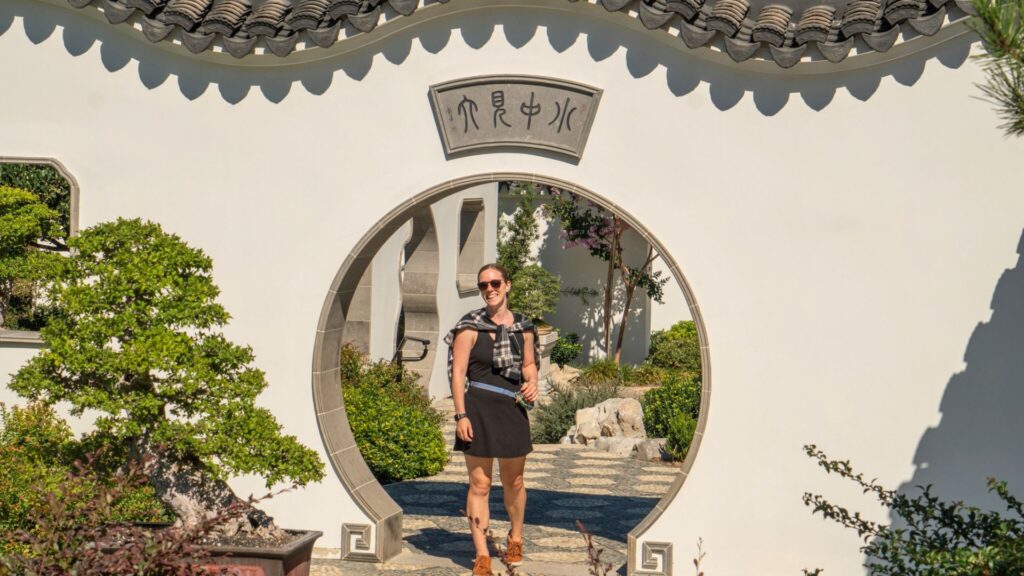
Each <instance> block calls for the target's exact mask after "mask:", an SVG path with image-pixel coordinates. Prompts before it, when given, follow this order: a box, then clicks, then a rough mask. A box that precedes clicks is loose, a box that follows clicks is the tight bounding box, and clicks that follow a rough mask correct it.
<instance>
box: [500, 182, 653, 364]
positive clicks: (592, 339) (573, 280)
mask: <svg viewBox="0 0 1024 576" xmlns="http://www.w3.org/2000/svg"><path fill="white" fill-rule="evenodd" d="M598 193H600V192H598ZM542 201H543V200H542V199H540V200H537V201H535V206H536V208H535V209H534V216H535V217H536V219H537V225H538V234H539V237H538V238H537V240H535V241H534V242H533V245H532V246H531V250H532V255H533V256H534V257H536V258H537V262H538V263H539V264H540V265H541V266H544V267H545V268H547V269H548V270H550V271H551V272H553V273H555V274H558V276H559V277H560V278H561V280H562V288H570V287H573V288H579V287H587V288H591V289H593V290H595V291H596V292H597V296H593V297H590V296H588V297H587V302H586V303H584V302H583V300H582V299H580V298H578V297H576V296H569V295H565V294H563V295H562V296H561V297H560V298H559V299H558V306H557V308H556V309H555V312H554V313H553V314H550V315H548V316H547V317H545V321H547V322H548V323H550V324H551V325H552V326H554V327H555V328H557V329H558V330H559V331H560V333H562V334H568V333H570V332H575V333H576V334H579V335H580V342H581V343H582V344H583V352H582V353H581V354H580V357H579V358H578V359H577V361H579V362H587V361H588V360H590V361H592V360H597V359H600V358H604V357H606V356H607V355H608V352H606V351H605V350H604V336H603V333H604V324H603V320H602V318H601V310H602V308H603V301H604V286H605V283H606V282H607V278H608V267H607V263H605V262H603V261H601V260H599V259H597V258H595V257H593V256H591V255H590V253H589V252H587V250H586V249H585V248H582V247H580V246H573V247H566V246H564V245H563V243H562V240H561V232H562V227H561V225H560V224H559V223H558V222H549V221H548V220H546V219H545V218H544V217H543V216H542V215H541V208H540V203H541V202H542ZM499 204H500V206H501V209H500V216H499V220H505V221H507V220H509V219H511V218H512V215H513V214H515V211H516V210H517V209H518V206H519V198H518V197H517V196H512V195H504V196H503V197H501V198H500V199H499ZM622 245H623V254H624V256H625V260H626V263H627V264H632V265H639V264H640V263H641V262H643V259H644V257H646V255H647V246H648V245H647V242H646V241H645V240H644V239H643V238H641V237H640V236H639V235H637V234H636V233H635V232H633V231H632V230H627V231H626V232H625V233H624V234H623V237H622ZM615 278H616V280H615V285H616V286H621V285H622V284H621V282H620V281H619V280H618V278H619V274H618V272H616V273H615ZM513 280H514V279H513ZM514 289H515V282H514V281H513V290H514ZM624 303H625V292H624V291H623V290H621V289H620V290H617V291H616V292H615V299H614V300H613V304H612V335H611V340H610V341H609V342H610V346H611V349H612V350H614V349H615V339H616V338H618V334H619V321H620V320H621V319H622V309H623V306H624ZM651 304H652V303H651V302H650V299H649V298H647V297H646V296H645V295H644V294H643V293H642V292H641V291H639V290H638V291H637V292H636V293H635V294H634V296H633V304H632V306H630V308H631V312H630V315H629V320H628V322H627V323H626V334H625V336H624V337H623V341H622V357H621V359H622V361H623V362H626V363H629V364H639V363H641V362H643V361H644V358H646V357H647V350H648V348H649V347H650V330H649V328H648V326H649V323H650V314H651V310H650V309H651Z"/></svg>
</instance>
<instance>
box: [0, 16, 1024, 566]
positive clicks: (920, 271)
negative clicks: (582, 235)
mask: <svg viewBox="0 0 1024 576" xmlns="http://www.w3.org/2000/svg"><path fill="white" fill-rule="evenodd" d="M458 4H459V3H449V4H445V5H444V6H443V7H437V10H438V11H437V12H435V14H443V11H444V10H456V9H458ZM600 13H603V9H602V8H600V7H595V6H593V5H588V4H586V3H575V4H574V3H559V4H557V5H556V4H551V5H550V9H545V10H537V9H530V10H519V9H514V8H491V9H485V10H480V11H477V12H473V13H466V14H461V15H455V16H451V17H439V18H435V19H433V20H431V21H429V22H423V23H421V24H420V25H419V26H418V27H416V28H413V29H411V30H406V31H402V32H399V33H397V34H394V35H390V36H389V35H385V34H380V38H381V39H380V41H378V42H377V43H375V44H372V45H370V46H368V47H366V48H364V49H361V50H359V51H356V52H354V53H351V54H348V55H342V56H335V57H330V58H327V59H325V60H322V61H317V62H312V63H308V64H303V65H296V66H290V65H288V60H283V61H275V63H277V64H279V65H278V66H275V67H272V68H263V69H257V68H252V67H238V66H234V65H221V64H209V63H202V62H200V61H199V60H197V59H195V58H192V57H190V56H187V55H184V54H183V53H182V51H181V50H178V51H177V52H175V53H169V52H168V51H166V50H165V49H164V48H163V47H154V46H151V45H149V44H148V43H146V42H145V41H144V40H141V39H140V38H139V37H138V33H137V32H135V31H132V30H126V29H124V28H112V27H111V26H110V25H109V24H107V23H106V22H102V21H95V20H92V19H89V18H83V17H81V15H79V14H77V13H73V12H71V11H70V10H69V9H67V8H61V7H50V6H46V5H42V4H40V3H39V2H37V1H36V0H6V1H4V2H2V3H0V54H3V58H0V76H2V77H4V78H17V79H19V81H18V82H9V83H7V85H6V86H5V88H4V91H3V106H0V126H3V127H4V129H3V131H2V132H0V155H22V156H49V157H55V158H58V159H60V160H61V161H63V162H64V163H65V164H66V166H67V167H68V169H69V170H70V171H71V172H72V173H73V174H74V175H75V176H76V177H77V178H78V181H79V183H80V184H81V190H82V201H81V218H82V224H83V226H88V225H90V224H94V223H96V222H100V221H103V220H108V219H112V218H115V217H117V216H140V217H144V218H150V219H153V220H157V221H159V222H160V223H162V224H163V225H164V226H165V227H166V228H167V229H168V230H171V231H173V232H175V233H177V234H179V235H180V236H181V237H182V238H184V239H185V240H186V241H188V242H190V243H192V244H193V245H196V246H201V247H202V248H203V249H204V250H205V251H206V252H207V253H208V254H209V255H210V256H212V257H213V260H214V262H215V268H214V277H215V279H216V281H217V283H218V284H219V285H220V286H221V288H222V290H223V292H222V297H221V299H222V301H223V302H224V304H225V305H226V307H227V309H228V310H229V311H230V312H231V314H232V317H233V320H232V322H231V324H230V326H229V327H228V329H227V332H228V335H229V337H230V338H232V339H234V340H235V341H238V342H240V343H244V344H249V345H252V346H253V348H254V349H255V351H256V359H257V360H256V361H257V363H258V365H259V366H260V367H261V368H262V369H264V370H265V371H266V373H267V377H268V380H269V382H270V383H271V386H270V388H269V389H268V390H267V391H266V392H265V393H264V395H263V396H262V397H261V402H262V403H263V404H265V405H266V406H269V407H272V408H273V410H274V413H275V414H276V415H277V417H278V418H279V420H280V421H281V422H282V424H283V425H284V427H285V429H286V430H287V431H288V432H289V433H291V434H295V435H296V436H298V438H299V439H300V440H302V441H303V442H305V443H306V444H308V445H310V446H314V447H316V448H317V449H318V450H321V451H322V443H321V440H320V435H319V432H318V431H317V428H316V424H315V419H314V417H313V402H312V398H311V394H310V365H311V361H310V360H311V357H312V354H313V340H314V332H315V329H316V325H317V319H318V317H319V314H320V310H321V308H322V305H323V302H324V298H325V296H326V291H327V289H328V287H329V285H330V282H331V279H332V278H333V277H334V275H335V273H336V272H337V270H338V268H339V266H340V265H341V263H342V262H343V261H344V259H345V257H346V256H347V255H348V253H349V250H350V249H351V248H352V246H353V245H354V244H355V243H356V242H357V240H358V239H359V238H360V237H362V236H363V235H364V234H365V233H367V232H368V231H369V230H370V229H371V227H372V226H373V224H374V223H375V222H377V221H378V220H379V219H380V218H381V217H382V216H383V215H384V214H386V213H387V212H388V211H389V210H391V209H392V208H393V207H394V206H397V205H398V204H400V203H401V202H403V201H405V200H406V199H408V198H410V197H412V196H413V195H415V194H417V193H419V192H421V191H423V190H426V189H428V188H430V187H432V186H435V185H437V184H439V183H443V182H448V181H451V180H453V179H455V178H459V177H463V176H467V175H472V174H483V173H496V172H503V171H516V172H522V173H526V174H544V175H548V176H551V177H557V178H562V179H565V180H568V181H571V182H575V183H578V184H579V185H580V186H584V187H586V188H588V189H591V190H595V191H598V192H599V193H601V194H603V195H605V197H606V198H607V199H608V200H610V201H612V202H614V203H615V204H616V205H618V206H620V207H621V208H623V209H624V210H625V211H627V212H628V213H630V214H632V215H633V216H635V217H636V218H637V219H638V220H639V221H640V222H642V223H644V224H645V226H646V228H647V230H649V231H650V232H651V233H652V234H653V235H654V236H656V237H657V238H658V239H659V240H660V241H661V242H662V243H663V244H664V245H665V246H666V247H667V248H668V251H669V252H670V253H671V254H672V256H673V257H674V258H675V260H676V261H677V262H678V263H679V264H680V266H681V268H682V270H683V271H684V272H685V274H686V277H687V279H688V281H689V282H690V284H691V286H692V288H693V291H694V294H695V295H696V297H697V302H696V304H699V307H700V310H701V314H702V317H703V320H704V322H705V324H706V326H707V333H708V345H709V347H710V357H711V366H710V368H711V375H712V377H713V380H712V385H713V394H712V397H711V408H710V413H709V420H708V425H707V428H706V430H705V436H704V440H703V444H702V445H701V448H700V450H699V453H698V454H697V457H696V461H695V463H694V466H693V468H692V470H691V473H690V475H689V477H688V478H687V480H686V483H685V485H684V486H683V488H682V490H681V492H680V493H679V495H678V496H677V497H676V498H675V500H674V501H673V502H672V503H671V505H670V506H669V508H668V510H667V512H666V513H665V514H664V515H663V516H662V517H661V520H660V521H659V522H658V523H657V524H655V525H654V526H653V527H652V528H651V529H650V530H649V531H648V532H647V533H645V534H642V535H641V537H640V542H641V543H642V542H644V541H665V542H671V543H673V546H674V551H675V562H676V566H677V567H679V568H678V570H679V572H678V573H686V568H685V566H686V565H687V562H688V560H689V557H690V553H691V552H695V542H696V540H697V538H698V537H703V539H704V542H705V550H706V551H707V553H708V556H707V558H705V561H704V569H705V570H706V572H707V573H708V574H714V575H715V576H732V575H744V576H746V575H749V574H759V575H775V574H779V575H782V574H785V575H791V574H797V573H799V571H800V569H801V568H803V567H822V568H824V569H825V573H826V574H830V575H832V576H842V575H854V574H860V573H861V568H860V563H861V560H862V559H861V556H860V554H859V552H858V551H857V547H858V544H859V541H858V539H857V537H856V536H855V535H854V534H852V533H850V532H847V531H844V530H842V529H840V528H838V527H836V526H833V525H830V524H827V523H824V522H823V521H822V520H821V519H820V518H816V517H813V516H812V515H811V514H810V512H809V510H808V509H806V508H805V507H804V506H803V505H802V503H801V501H800V497H801V495H802V494H803V492H804V491H805V490H813V491H822V492H826V493H827V494H829V495H835V496H837V497H840V499H841V500H842V501H843V502H845V503H849V504H855V505H857V506H860V505H861V504H860V502H861V501H860V500H858V499H857V497H856V495H854V494H852V493H851V491H849V490H846V489H845V488H844V487H843V486H842V484H841V483H839V482H838V481H837V480H835V479H832V478H826V477H825V475H824V474H823V473H822V471H821V470H819V469H817V468H816V467H815V466H814V465H813V463H812V462H810V461H809V460H808V459H807V458H806V457H804V456H803V454H802V453H801V449H800V447H801V445H802V444H804V443H806V442H816V443H818V444H819V445H821V446H822V447H824V448H826V449H828V450H829V451H830V452H831V453H833V454H834V455H836V456H838V457H842V458H850V459H852V460H853V461H854V462H855V463H856V464H857V465H858V466H859V467H861V468H862V469H864V470H865V471H866V472H867V474H868V475H869V476H877V477H878V478H879V479H880V480H881V481H882V482H884V483H886V484H889V485H892V486H901V485H909V483H912V482H916V481H917V480H919V479H928V478H931V479H933V480H935V481H936V482H937V483H941V484H942V486H941V489H942V490H943V493H946V494H959V495H963V496H965V497H969V498H970V497H977V496H978V495H979V494H980V493H982V492H983V491H984V488H983V482H984V477H985V476H987V475H998V476H1001V477H1003V478H1006V479H1008V480H1010V481H1011V485H1012V486H1017V487H1018V493H1019V490H1020V488H1019V487H1020V486H1024V470H1022V466H1024V459H1021V458H1019V457H1017V455H1019V446H1018V445H1017V443H1018V441H1017V438H1019V437H1020V436H1021V435H1022V434H1024V430H1022V428H1021V427H1022V426H1024V424H1021V421H1020V419H1019V418H1017V417H1016V413H1017V411H1018V407H1019V406H1020V405H1021V398H1020V390H1021V387H1020V386H1019V374H1020V373H1021V372H1022V371H1024V370H1021V369H1022V368H1024V367H1022V366H1021V365H1020V362H1021V360H1020V355H1019V354H1017V353H1016V351H1014V350H1012V349H1011V348H1012V347H1011V346H1010V343H1013V342H1016V343H1019V342H1020V341H1022V339H1024V338H1022V334H1021V329H1022V328H1021V327H1022V326H1024V322H1021V321H1020V320H1021V317H1020V314H1019V311H1020V310H1021V309H1022V307H1021V300H1020V298H1021V296H1020V294H1021V293H1024V291H1022V290H1021V289H1020V286H1021V284H1020V277H1021V274H1022V272H1021V270H1022V265H1021V264H1020V262H1019V260H1018V254H1017V250H1018V243H1019V241H1020V239H1021V232H1022V228H1024V195H1022V194H1020V191H1019V190H1017V189H1016V187H1014V186H1008V185H1007V184H1006V183H1007V182H1017V181H1020V180H1021V179H1022V178H1024V164H1022V163H1021V162H1020V158H1021V157H1024V143H1022V141H1020V140H1008V139H1005V138H1004V137H1003V136H1002V134H1001V133H1000V132H999V131H998V130H997V129H996V128H995V126H996V124H997V123H998V119H997V118H996V116H995V114H994V113H993V111H992V109H991V106H990V105H989V104H987V103H985V102H983V101H981V100H979V99H977V98H974V96H977V95H978V91H977V88H976V87H975V86H974V83H976V82H980V81H982V80H983V79H984V76H983V73H982V71H981V70H980V69H979V68H978V67H977V65H976V64H975V63H974V62H972V61H969V60H965V58H966V56H967V45H966V44H965V43H964V41H963V40H954V41H952V42H950V43H947V44H944V45H940V46H937V47H931V48H925V49H924V50H923V51H922V52H919V53H917V54H913V55H911V56H908V57H907V58H906V59H904V60H901V61H897V62H893V63H885V64H880V65H878V66H874V67H870V68H866V69H859V70H852V71H846V72H842V73H837V74H834V75H825V76H814V75H812V76H807V75H802V74H801V73H800V70H799V67H797V69H796V70H794V71H793V72H791V73H785V74H783V73H780V74H778V75H774V74H761V73H754V72H744V68H742V67H733V66H720V65H718V64H713V63H708V62H705V61H703V60H701V59H700V58H698V57H696V56H694V55H693V53H690V52H688V51H686V49H685V48H683V47H682V43H681V42H678V41H676V42H675V43H674V44H673V45H667V44H663V43H661V42H660V41H658V42H654V41H651V40H650V39H651V38H652V36H651V33H649V32H645V31H642V30H639V29H638V28H639V24H631V23H627V20H628V21H629V22H633V21H632V20H629V19H628V18H626V17H622V18H620V19H618V20H615V19H609V17H607V16H604V15H601V16H597V15H595V14H600ZM620 22H621V24H620ZM378 32H381V31H378ZM915 41H916V40H915ZM494 73H531V74H538V75H543V76H553V77H561V78H567V79H571V80H576V81H580V82H584V83H586V84H590V85H593V86H598V87H601V88H603V89H604V94H603V97H602V100H601V104H600V108H599V110H598V111H597V118H596V121H595V123H594V125H593V129H592V131H591V135H590V141H589V143H588V144H587V148H586V152H585V154H584V156H583V158H582V159H581V160H580V161H579V162H578V163H572V162H566V161H563V160H561V159H559V158H555V157H552V156H549V155H545V154H532V153H518V152H513V151H509V150H504V151H499V152H495V153H487V154H469V155H464V156H459V157H452V158H446V157H445V156H444V154H443V152H442V149H441V145H440V143H439V142H438V137H437V130H436V128H435V127H434V123H433V119H432V118H431V115H430V109H429V105H428V102H427V98H426V93H427V87H428V86H429V85H431V84H434V83H438V82H442V81H446V80H450V79H453V78H462V77H467V76H472V75H477V74H494ZM638 180H642V182H643V186H639V187H638V186H635V183H636V182H637V181H638ZM0 354H2V355H3V356H4V357H5V358H6V357H7V355H8V354H9V351H8V350H6V349H4V350H0ZM965 359H966V364H965ZM4 362H5V364H6V363H7V362H8V361H7V360H6V359H5V360H4ZM15 363H16V362H15ZM971 423H973V424H971ZM958 463H964V464H966V465H963V466H958ZM933 469H936V470H940V471H954V470H955V472H950V475H949V476H943V475H939V476H934V477H930V476H929V473H928V472H927V471H928V470H933ZM329 473H330V472H329ZM947 480H949V482H947ZM236 486H237V487H238V488H239V489H241V490H243V491H255V490H256V489H258V488H259V486H258V485H257V484H256V483H255V482H253V481H249V480H241V481H238V482H236ZM267 508H268V510H269V512H270V513H271V514H273V515H276V517H277V518H278V520H279V521H280V522H281V523H283V524H284V525H286V526H289V527H291V526H295V527H300V526H301V527H311V528H317V529H321V530H324V531H325V533H326V534H325V536H324V538H323V539H322V540H321V541H320V543H319V545H320V546H336V545H337V544H336V543H337V542H338V540H339V528H340V525H341V523H342V521H345V522H351V521H357V522H358V521H359V520H360V514H359V512H358V510H357V509H356V508H355V506H354V504H352V503H351V502H350V501H349V500H348V496H347V494H346V493H345V491H344V490H343V489H342V487H341V485H340V483H339V482H338V481H337V480H336V479H335V478H334V477H333V476H329V477H328V478H327V479H326V480H325V481H324V482H323V483H321V484H319V485H316V486H311V487H307V488H305V489H303V490H300V491H297V492H292V493H289V494H286V495H283V496H281V497H278V498H277V499H275V500H274V501H273V502H271V503H270V504H269V505H268V507H267ZM869 516H871V517H874V518H880V519H884V517H883V516H881V515H880V514H878V513H873V514H869Z"/></svg>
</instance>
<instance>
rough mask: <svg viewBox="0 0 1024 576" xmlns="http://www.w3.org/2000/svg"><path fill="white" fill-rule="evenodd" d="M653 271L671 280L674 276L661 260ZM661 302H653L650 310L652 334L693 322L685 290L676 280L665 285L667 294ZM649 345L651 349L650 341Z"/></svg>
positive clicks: (652, 268)
mask: <svg viewBox="0 0 1024 576" xmlns="http://www.w3.org/2000/svg"><path fill="white" fill-rule="evenodd" d="M651 270H653V271H654V272H655V273H657V272H661V273H662V277H665V276H668V277H669V278H671V276H672V271H671V270H669V268H668V266H667V265H665V261H664V260H662V259H661V258H659V259H657V260H655V261H654V264H653V265H651ZM661 300H662V302H661V304H658V303H657V302H652V303H651V305H650V307H649V308H648V314H649V316H650V319H649V320H648V322H649V326H650V328H651V332H654V331H655V330H665V329H666V328H670V327H671V326H672V325H673V324H675V323H676V322H679V321H680V320H693V314H691V313H690V307H689V305H688V304H687V303H686V296H685V295H683V289H682V288H681V287H680V286H679V283H677V282H676V281H675V280H669V281H668V283H667V284H665V292H664V294H663V295H662V298H661ZM647 345H648V347H650V340H648V342H647Z"/></svg>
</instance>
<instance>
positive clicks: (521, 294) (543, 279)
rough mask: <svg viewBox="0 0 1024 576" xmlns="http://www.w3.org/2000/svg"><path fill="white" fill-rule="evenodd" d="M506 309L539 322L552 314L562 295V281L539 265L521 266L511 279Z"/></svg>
mask: <svg viewBox="0 0 1024 576" xmlns="http://www.w3.org/2000/svg"><path fill="white" fill-rule="evenodd" d="M511 280H512V288H511V289H510V291H509V293H508V307H509V309H510V310H512V311H514V312H519V313H520V314H522V315H523V316H526V317H527V318H528V319H530V320H540V319H542V318H544V315H545V314H551V313H554V311H555V309H556V308H557V306H558V298H559V296H560V295H561V293H562V280H561V278H559V277H558V276H557V275H556V274H552V273H551V272H548V270H547V269H546V268H544V267H543V266H541V265H539V264H528V265H526V266H523V267H522V268H521V269H520V270H519V272H518V273H516V275H515V276H513V277H512V279H511Z"/></svg>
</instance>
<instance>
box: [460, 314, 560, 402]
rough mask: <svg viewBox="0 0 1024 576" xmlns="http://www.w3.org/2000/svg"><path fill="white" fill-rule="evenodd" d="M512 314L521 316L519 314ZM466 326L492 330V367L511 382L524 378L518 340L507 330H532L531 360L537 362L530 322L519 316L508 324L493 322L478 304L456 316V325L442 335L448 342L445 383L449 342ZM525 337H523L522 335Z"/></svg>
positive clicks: (536, 348)
mask: <svg viewBox="0 0 1024 576" xmlns="http://www.w3.org/2000/svg"><path fill="white" fill-rule="evenodd" d="M513 318H522V316H519V315H518V314H515V315H513ZM466 328H470V329H473V330H476V331H477V332H495V333H496V336H495V338H494V367H495V368H498V369H499V370H500V371H501V375H502V376H504V377H505V378H508V379H509V380H511V381H513V382H521V381H522V379H523V351H522V350H520V349H519V343H518V342H516V341H515V339H514V338H512V337H510V334H512V333H514V332H520V333H524V332H527V331H529V332H531V333H533V362H534V364H536V363H538V362H540V341H539V339H538V338H537V327H536V326H534V325H533V322H531V321H529V320H525V319H521V320H519V321H517V322H515V323H513V324H512V325H511V326H505V325H504V324H495V323H494V322H493V321H491V319H490V318H489V317H488V316H487V309H486V308H480V309H478V310H473V311H472V312H470V313H468V314H466V315H465V316H463V317H462V319H461V320H459V321H458V322H457V323H456V324H455V327H454V328H452V329H451V331H449V332H448V334H447V335H446V336H445V337H444V343H445V344H447V345H448V386H449V388H450V387H451V385H452V359H453V353H452V343H453V342H454V341H455V335H456V334H457V333H458V332H459V331H460V330H464V329H466ZM524 340H525V339H524Z"/></svg>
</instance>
